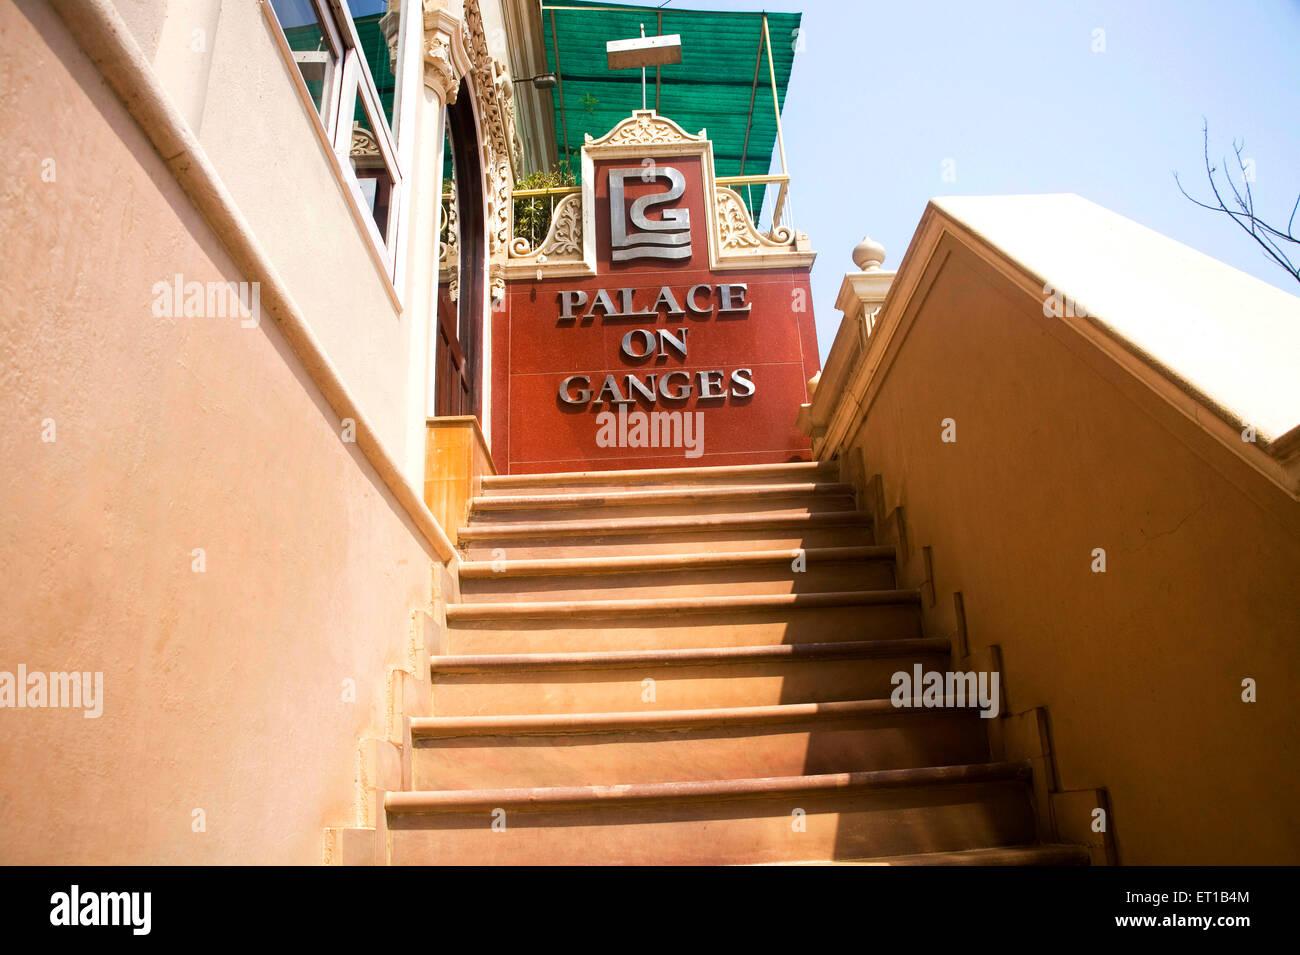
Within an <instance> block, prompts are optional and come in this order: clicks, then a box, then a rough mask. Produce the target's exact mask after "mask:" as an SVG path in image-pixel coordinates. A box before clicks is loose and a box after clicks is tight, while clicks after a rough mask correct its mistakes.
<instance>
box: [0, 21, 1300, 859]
mask: <svg viewBox="0 0 1300 955" xmlns="http://www.w3.org/2000/svg"><path fill="white" fill-rule="evenodd" d="M798 24H799V20H798V16H797V15H785V14H770V15H766V14H762V13H756V12H750V13H743V14H742V13H738V14H728V15H723V14H692V13H686V12H682V11H665V10H662V9H656V8H649V7H646V8H640V7H620V6H615V5H606V4H598V3H583V2H577V0H574V2H570V3H566V4H563V5H559V4H543V3H541V2H538V0H422V2H416V0H404V2H399V0H381V2H364V0H352V2H343V0H239V2H232V0H130V2H128V0H16V2H14V3H11V4H5V5H3V6H2V7H0V37H2V38H3V44H4V48H3V51H0V55H2V57H3V67H4V70H3V77H4V85H3V87H0V98H3V104H2V105H3V107H4V109H3V111H0V129H3V139H4V141H5V142H6V143H7V144H9V145H10V148H9V149H7V150H6V155H5V163H6V176H5V182H6V187H5V191H4V193H3V197H2V201H0V217H2V221H3V225H4V228H5V233H6V234H7V235H9V236H10V237H11V248H10V254H9V255H8V256H6V260H5V263H4V265H3V267H2V268H3V280H2V282H0V290H2V291H3V295H4V315H3V317H4V323H5V330H6V337H5V344H4V352H3V359H2V361H0V369H2V372H0V390H2V391H3V393H4V395H5V399H6V405H7V406H8V407H9V408H10V410H11V427H10V428H9V429H7V430H6V431H5V432H4V434H3V437H0V448H2V449H3V456H4V460H5V462H6V465H7V467H6V474H5V482H4V488H3V499H4V526H3V533H4V539H3V542H2V546H0V573H3V577H4V579H5V581H6V583H7V588H8V596H7V598H6V608H5V614H4V619H3V631H2V633H0V651H2V652H3V659H2V660H0V722H3V723H4V731H5V739H6V742H5V745H4V748H3V754H2V755H0V779H2V780H3V782H0V812H2V814H3V820H4V822H5V825H4V826H3V828H2V829H0V861H3V862H6V863H45V862H57V863H76V864H86V863H121V862H126V863H161V864H187V863H198V864H224V863H240V862H251V863H277V864H315V863H320V862H322V861H326V862H333V863H354V862H364V863H376V862H378V863H387V862H426V863H427V862H439V861H498V862H511V861H534V862H537V861H542V862H544V861H577V862H582V861H586V862H593V861H594V862H610V861H628V860H631V861H649V862H675V861H697V862H698V861H705V862H707V861H737V862H739V861H810V860H814V859H816V860H827V859H835V858H861V857H873V858H881V857H885V858H890V859H894V860H895V861H897V859H899V858H903V857H906V858H908V859H911V860H912V861H915V860H916V857H918V856H919V857H925V858H930V857H935V858H933V859H931V861H949V862H951V861H962V860H965V861H970V860H972V859H973V860H976V861H993V862H1013V863H1014V862H1068V863H1078V862H1088V861H1091V862H1093V863H1105V862H1115V861H1120V862H1132V863H1139V864H1147V863H1198V862H1215V863H1249V862H1292V863H1293V862H1295V861H1296V859H1297V858H1300V828H1297V824H1296V823H1295V821H1294V817H1293V814H1292V813H1291V811H1290V806H1289V802H1288V800H1289V794H1290V792H1291V791H1292V790H1293V789H1294V786H1295V783H1296V782H1297V780H1296V778H1295V776H1296V772H1295V769H1294V760H1293V758H1292V757H1293V755H1294V750H1295V748H1296V746H1297V744H1298V742H1300V741H1298V740H1297V736H1296V728H1295V727H1296V725H1297V724H1296V721H1295V719H1294V715H1295V707H1294V703H1293V702H1292V700H1291V698H1290V694H1289V692H1288V691H1287V689H1286V687H1287V681H1288V680H1289V679H1290V677H1291V676H1293V675H1294V673H1295V671H1296V668H1297V663H1298V657H1297V651H1296V648H1295V644H1294V639H1293V637H1294V632H1295V623H1296V621H1297V620H1300V603H1298V602H1297V600H1298V598H1297V591H1296V588H1295V587H1294V575H1295V570H1296V568H1297V567H1300V511H1297V501H1298V499H1300V479H1298V477H1297V474H1298V473H1300V472H1298V471H1297V468H1298V467H1300V438H1298V437H1297V436H1298V435H1300V395H1298V394H1297V392H1296V386H1295V379H1294V375H1293V374H1292V370H1293V368H1294V360H1295V359H1296V358H1297V357H1300V338H1298V337H1297V335H1298V333H1297V331H1296V329H1300V321H1297V314H1296V313H1297V307H1296V300H1295V299H1294V298H1293V297H1291V296H1286V295H1285V294H1284V293H1280V292H1277V291H1276V290H1270V289H1266V288H1265V287H1263V286H1262V285H1261V284H1260V283H1257V282H1255V281H1254V280H1252V279H1247V278H1246V277H1244V276H1242V275H1240V273H1236V272H1233V271H1232V270H1230V269H1226V267H1223V266H1221V265H1220V264H1218V263H1214V262H1212V260H1208V259H1205V258H1204V257H1199V258H1198V257H1197V256H1196V254H1195V253H1191V252H1190V250H1187V249H1185V248H1183V247H1181V246H1178V245H1177V243H1173V242H1172V241H1170V240H1167V239H1164V238H1163V237H1160V236H1154V235H1153V234H1150V233H1147V232H1146V231H1145V230H1142V229H1141V228H1140V227H1139V226H1136V225H1135V224H1133V223H1130V222H1128V221H1127V220H1123V219H1121V218H1120V217H1118V216H1114V215H1113V214H1111V213H1107V212H1106V211H1105V210H1100V209H1098V208H1097V207H1095V206H1091V205H1090V204H1088V203H1085V202H1083V201H1082V200H1079V199H1077V197H993V198H988V199H981V200H960V199H954V200H936V202H935V203H932V204H931V206H930V207H929V208H928V209H927V210H926V212H925V215H924V218H923V219H922V223H921V226H920V228H919V229H918V231H917V234H916V237H915V238H914V240H913V242H912V244H911V246H910V247H909V249H908V250H907V252H906V254H905V255H904V256H903V259H902V265H901V266H900V267H899V269H898V271H897V272H893V271H885V270H884V269H883V267H882V266H883V263H884V260H885V254H884V250H883V249H880V248H878V247H877V246H875V245H874V244H873V243H870V242H869V241H864V243H863V244H862V245H861V246H859V247H858V248H857V249H855V250H854V253H853V263H854V268H853V269H852V270H851V271H849V272H848V274H847V275H846V278H845V283H844V286H843V289H842V290H841V294H840V297H839V300H838V301H837V302H836V303H835V306H836V308H837V309H839V310H840V311H841V312H842V313H843V315H844V318H843V321H842V323H841V325H840V329H839V333H838V334H837V336H836V339H835V342H834V343H833V345H832V347H831V348H830V350H829V353H828V355H827V360H826V367H825V369H824V370H823V369H822V367H821V362H820V360H819V354H818V348H817V341H816V331H815V326H814V323H813V303H812V301H811V288H810V285H809V273H810V270H811V268H812V266H813V263H814V260H815V253H814V252H813V251H812V246H811V243H810V240H809V238H808V236H806V235H805V234H803V233H802V232H800V231H799V230H798V229H797V227H796V223H795V222H794V221H793V218H792V214H791V211H790V210H791V203H790V198H791V190H792V180H791V175H790V171H789V170H788V169H786V167H785V161H784V148H783V143H782V138H781V137H782V132H781V125H780V123H781V120H780V110H781V106H782V103H783V99H784V91H785V86H786V83H787V82H788V79H789V75H790V69H791V62H792V60H793V58H794V47H793V45H792V44H788V43H783V42H779V41H778V42H773V37H774V36H775V37H785V36H787V35H790V34H791V31H795V30H797V28H798ZM641 30H643V31H644V34H643V35H648V36H649V37H650V38H663V37H669V36H677V37H678V38H679V41H680V48H681V49H680V62H672V61H671V59H665V60H663V61H662V62H659V61H653V60H645V59H643V60H640V61H638V60H636V59H635V58H634V59H633V60H632V61H631V64H632V65H631V66H630V67H628V66H624V65H620V64H619V63H618V62H616V61H615V59H614V58H613V56H612V54H611V55H608V56H607V53H606V46H605V44H606V43H607V42H608V41H611V40H626V39H629V38H631V39H633V40H639V39H640V37H638V32H639V31H641ZM633 45H634V46H635V45H636V44H635V43H634V44H633ZM651 46H653V44H651ZM643 52H644V51H643ZM656 55H658V54H656ZM645 64H648V65H645ZM683 76H689V77H690V78H692V80H693V82H692V83H682V82H677V80H679V79H680V78H681V77H683ZM566 85H567V89H566ZM764 104H766V105H764ZM774 155H775V156H776V157H778V158H777V159H775V160H773V161H771V162H769V159H771V157H773V156H774ZM778 163H779V165H778ZM1135 262H1140V263H1142V265H1141V267H1140V268H1136V267H1135V266H1134V265H1133V263H1135ZM848 264H849V263H848V259H847V258H845V262H844V265H845V266H847V265H848ZM1170 302H1173V303H1175V306H1176V311H1177V314H1178V316H1179V319H1178V321H1177V322H1172V321H1170V320H1168V315H1169V309H1170V307H1171V306H1170V305H1169V303H1170ZM1084 303H1086V306H1085V304H1084ZM827 304H829V303H827ZM1152 316H1155V318H1153V317H1152ZM1161 316H1163V317H1161ZM1228 316H1231V318H1232V320H1231V321H1229V320H1228ZM1188 329H1190V330H1192V331H1193V332H1194V334H1188ZM1063 502H1064V503H1063ZM1062 508H1064V510H1062ZM1063 515H1064V516H1063ZM808 561H811V565H812V567H813V572H811V573H808V574H806V575H805V570H806V569H807V567H808V564H807V562H808ZM579 638H581V639H579ZM583 641H585V642H583ZM493 655H495V659H488V658H489V657H492V656H493ZM921 661H925V662H926V663H927V665H931V664H932V665H933V667H935V668H938V669H942V670H948V671H954V670H956V671H962V672H966V671H969V672H971V673H974V672H976V671H979V672H980V673H983V674H985V675H989V674H995V673H996V674H999V675H1000V676H1001V677H1002V684H1001V685H1002V688H1003V689H1002V691H1001V695H999V693H998V691H996V690H995V691H994V694H993V696H994V698H995V699H994V700H991V701H986V702H988V703H990V706H989V707H986V711H988V710H989V709H992V710H994V711H996V712H995V713H993V714H992V715H994V716H995V717H996V718H992V719H988V720H985V719H984V718H983V717H982V716H980V715H979V714H975V713H966V714H962V715H960V718H958V717H954V719H956V720H957V722H956V723H954V725H953V727H952V728H951V730H952V731H951V732H948V729H946V728H944V727H946V726H947V724H940V723H936V722H927V723H925V724H924V728H923V729H919V730H918V729H916V725H917V724H914V723H913V722H912V721H911V720H909V719H904V718H903V717H900V716H899V715H898V714H896V713H894V712H893V710H892V709H890V708H889V707H888V706H887V702H886V701H887V700H888V698H889V697H890V682H889V677H890V675H891V674H894V673H895V671H898V670H899V668H900V667H906V668H907V670H908V672H910V667H911V665H912V663H913V662H916V663H917V665H918V666H919V665H920V662H921ZM701 668H703V669H701ZM556 674H559V675H556ZM575 674H576V675H575ZM701 674H706V676H704V677H701ZM645 681H649V683H648V684H647V683H646V682H645ZM656 688H657V689H656ZM74 691H75V692H74ZM656 693H659V694H661V695H659V696H656ZM647 694H648V695H647ZM993 704H996V705H993ZM638 710H646V711H653V712H650V714H649V715H647V714H646V713H645V712H638ZM760 710H761V712H759V711H760ZM967 717H969V719H968V718H967ZM945 718H946V717H945ZM475 720H478V721H479V722H474V721H475ZM492 720H505V721H506V722H507V723H509V725H510V728H511V729H510V732H512V733H516V734H517V735H516V736H507V735H503V734H504V733H505V731H504V730H501V729H500V725H499V724H498V723H492V722H491V721H492ZM530 720H531V722H530ZM656 720H657V721H658V722H656ZM971 720H973V722H971ZM484 721H486V722H484ZM511 721H514V722H511ZM548 721H549V722H548ZM963 721H964V722H963ZM756 725H761V726H765V727H768V729H767V730H763V731H761V732H760V731H759V730H756V729H754V727H755V726H756ZM539 726H541V727H543V729H538V727H539ZM1135 726H1136V727H1142V728H1144V730H1143V732H1142V733H1136V732H1134V727H1135ZM575 727H576V729H575ZM638 727H639V728H638ZM647 727H648V728H647ZM935 727H940V729H942V732H940V731H939V730H937V729H935ZM543 730H545V732H544V731H543ZM548 732H549V733H550V734H551V735H549V736H548V735H547V733H548ZM572 733H578V734H580V735H582V734H585V736H584V738H586V737H592V738H595V737H599V738H600V739H601V740H604V741H606V742H608V741H609V740H610V739H612V738H614V737H616V736H617V734H619V733H626V734H632V735H631V736H630V737H628V738H626V739H625V738H624V737H617V738H618V740H620V741H621V742H620V743H619V745H620V746H622V745H623V744H624V743H626V747H625V748H624V749H618V748H617V747H614V748H608V749H605V750H601V749H600V747H598V746H594V744H592V746H593V747H594V751H592V752H589V751H587V750H584V749H583V748H582V747H581V746H578V745H573V746H570V745H568V744H569V743H572V739H569V738H567V737H566V739H565V740H564V741H563V742H564V745H561V743H559V742H556V739H555V738H554V737H559V736H564V735H565V734H572ZM637 734H640V735H637ZM655 734H658V735H657V736H656V735H655ZM661 737H662V738H661ZM521 739H522V740H524V741H525V742H520V740H521ZM449 740H451V741H452V742H448V741H449ZM484 740H487V742H484ZM493 740H495V741H496V742H495V743H492V742H491V741H493ZM666 740H667V741H670V742H672V745H671V746H668V745H667V744H666V742H665V741H666ZM846 741H847V742H846ZM587 743H589V744H591V743H592V740H591V739H587ZM494 746H499V747H503V749H494V748H493V747H494ZM548 747H549V748H548ZM503 752H505V753H506V755H502V753H503ZM610 753H613V755H608V754H610ZM527 754H532V756H531V757H529V756H528V755H527ZM620 754H621V755H620ZM640 754H649V755H646V756H644V758H643V756H642V755H640ZM692 754H694V755H692ZM607 755H608V758H606V757H607ZM530 759H531V761H530ZM566 760H567V761H566ZM566 773H571V774H572V775H566ZM656 773H659V775H655V774H656ZM900 774H901V775H900ZM448 781H450V782H448ZM453 783H455V785H453ZM579 784H580V785H579ZM625 784H626V785H627V786H630V787H632V788H631V789H630V790H628V791H626V792H623V795H622V796H621V797H620V798H621V799H622V801H617V800H615V801H613V802H610V801H606V802H605V803H603V804H602V805H603V808H602V809H600V811H599V812H596V811H595V810H594V809H593V806H595V805H596V804H597V803H600V799H597V796H598V795H600V796H601V798H602V799H603V798H604V796H603V795H601V794H602V793H604V791H605V789H607V788H608V787H617V786H623V785H625ZM638 786H639V787H642V788H641V789H637V788H636V787H638ZM575 787H576V788H575ZM584 787H585V788H584ZM656 787H658V788H656ZM524 789H527V791H529V792H533V793H535V795H534V796H532V797H529V798H527V799H525V798H523V797H521V796H519V793H520V792H521V791H523V790H524ZM596 790H600V791H601V793H597V792H596ZM510 793H513V794H514V795H513V796H512V795H510ZM510 799H515V800H516V801H517V802H514V803H512V802H509V800H510ZM501 800H506V802H501ZM787 803H788V805H787ZM501 806H505V807H506V808H504V809H501V811H502V812H503V813H504V814H505V818H507V819H511V820H512V819H514V818H515V817H514V815H513V814H514V813H515V812H516V811H518V812H525V813H527V812H532V813H540V815H535V816H531V817H529V818H530V819H532V820H533V824H530V825H522V826H514V824H513V823H512V822H502V821H501V820H498V819H497V818H496V817H495V815H494V813H495V812H496V811H497V809H498V808H500V807H501ZM644 806H658V807H661V809H660V810H653V811H652V810H648V809H645V808H644ZM790 806H794V807H795V809H794V810H791V808H790ZM805 806H806V807H807V810H806V813H805ZM663 807H668V808H666V809H665V808H663ZM728 807H729V808H728ZM736 807H740V808H736ZM661 810H662V811H663V812H666V813H669V815H668V816H667V817H656V816H654V815H653V812H657V811H661ZM792 812H793V813H794V815H793V822H792V821H791V818H792ZM548 813H551V814H553V815H547V814H548ZM584 813H590V815H584ZM600 813H605V815H600ZM566 814H568V815H566ZM647 814H648V815H647ZM801 814H804V815H801ZM805 816H806V819H805ZM915 819H921V820H923V822H922V823H918V824H913V823H912V822H911V821H909V820H915ZM539 820H540V821H539ZM575 820H577V821H575ZM664 822H668V823H670V824H671V825H670V826H668V827H667V828H665V829H662V830H656V831H666V832H671V833H673V834H674V835H673V837H672V838H667V839H664V840H647V839H645V838H643V834H644V831H645V830H644V829H643V828H639V827H645V826H655V825H659V824H661V823H664ZM498 823H501V825H500V827H499V828H498ZM804 823H806V825H804V828H800V825H801V824H804ZM507 833H508V834H507ZM566 833H567V839H566ZM575 833H576V834H577V835H574V834H575ZM719 833H720V835H718V834H719ZM498 834H500V835H501V838H498ZM803 835H807V836H808V838H807V839H805V840H802V841H800V838H799V837H800V836H803ZM484 840H486V841H484ZM493 840H496V841H493ZM652 850H653V851H652ZM655 852H659V853H660V854H659V855H655V854H654V853H655ZM710 853H712V854H710ZM936 854H937V855H936ZM954 854H955V855H954ZM922 861H925V860H924V859H923V860H922Z"/></svg>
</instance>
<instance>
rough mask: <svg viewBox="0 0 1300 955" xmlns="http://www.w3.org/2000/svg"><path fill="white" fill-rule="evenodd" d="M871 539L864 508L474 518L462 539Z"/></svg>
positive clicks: (517, 542) (565, 545)
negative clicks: (565, 518)
mask: <svg viewBox="0 0 1300 955" xmlns="http://www.w3.org/2000/svg"><path fill="white" fill-rule="evenodd" d="M871 543H873V540H872V537H871V520H870V518H869V517H868V516H867V515H866V514H864V513H862V512H861V511H853V510H847V511H827V512H820V511H819V512H817V513H809V512H808V511H807V510H792V511H782V512H773V513H767V514H720V515H686V516H681V517H641V518H620V519H618V520H592V519H584V520H568V521H553V520H541V521H503V522H492V523H471V524H470V525H469V526H467V527H463V528H461V530H460V536H459V544H460V547H461V548H462V550H463V552H464V554H465V556H466V557H467V558H468V559H470V560H487V561H491V560H497V559H504V560H532V559H536V558H548V557H598V556H626V555H628V554H698V553H714V552H717V551H737V550H782V549H793V548H796V547H802V548H813V547H851V546H857V545H862V544H871Z"/></svg>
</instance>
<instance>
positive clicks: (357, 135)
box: [348, 91, 393, 244]
mask: <svg viewBox="0 0 1300 955" xmlns="http://www.w3.org/2000/svg"><path fill="white" fill-rule="evenodd" d="M348 158H349V159H350V160H351V161H352V171H353V173H355V174H356V177H357V183H358V185H360V186H361V194H362V195H363V196H364V197H365V199H366V207H367V208H368V209H369V210H370V215H371V216H372V217H373V218H374V220H375V226H376V228H378V229H379V234H380V235H381V236H383V238H384V243H385V244H387V243H388V211H389V207H390V205H391V203H392V198H393V177H392V174H391V173H390V172H389V171H388V166H387V165H386V164H385V163H384V155H383V153H381V152H380V151H379V143H378V140H376V138H375V124H374V121H373V120H372V118H371V116H370V112H369V111H368V110H367V109H366V103H365V100H364V99H362V97H361V93H360V92H359V91H358V93H357V96H356V100H355V103H354V105H353V109H352V143H351V147H350V149H349V151H348Z"/></svg>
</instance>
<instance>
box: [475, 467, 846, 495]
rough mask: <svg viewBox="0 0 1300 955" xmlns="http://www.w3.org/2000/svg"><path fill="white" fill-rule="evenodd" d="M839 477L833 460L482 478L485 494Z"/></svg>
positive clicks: (773, 481)
mask: <svg viewBox="0 0 1300 955" xmlns="http://www.w3.org/2000/svg"><path fill="white" fill-rule="evenodd" d="M838 478H839V466H838V464H837V463H836V462H834V461H827V462H807V461H796V462H792V463H789V464H751V465H733V466H728V467H703V468H656V469H653V470H633V471H576V472H573V471H571V472H563V473H556V474H500V475H492V476H488V477H484V478H483V494H484V495H485V496H493V495H496V494H531V493H535V492H538V491H541V492H548V491H591V490H606V491H623V490H627V491H630V490H637V489H647V488H656V487H665V488H678V487H727V486H731V485H737V484H746V485H754V484H768V483H771V484H786V483H790V482H794V481H834V480H837V479H838Z"/></svg>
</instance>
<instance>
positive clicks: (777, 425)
mask: <svg viewBox="0 0 1300 955" xmlns="http://www.w3.org/2000/svg"><path fill="white" fill-rule="evenodd" d="M708 161H709V157H708V156H707V155H703V156H683V155H668V156H662V157H656V156H653V155H649V156H645V157H642V158H641V159H639V160H638V159H636V158H633V159H628V158H608V159H606V158H599V157H597V158H594V159H593V160H592V161H591V162H590V165H589V167H587V168H586V169H585V170H584V176H585V177H589V178H590V180H591V181H590V183H589V185H588V196H590V197H591V199H590V200H588V201H592V205H593V208H592V210H591V213H589V214H588V217H587V220H586V221H587V223H588V225H591V224H594V238H595V265H596V274H595V275H594V276H589V277H584V276H579V277H573V276H569V277H558V278H549V277H545V276H544V277H543V278H542V279H540V280H538V279H536V278H535V277H534V278H532V279H530V280H515V281H510V282H508V283H507V292H506V297H505V301H504V303H503V306H504V307H500V308H498V309H497V311H495V312H494V313H493V324H492V352H493V355H492V388H493V398H492V421H491V428H492V452H493V458H494V459H495V462H496V465H497V468H498V470H500V471H501V472H503V473H525V472H548V471H572V470H608V469H616V468H642V467H685V466H708V465H721V464H758V463H769V462H781V461H803V460H809V458H810V450H809V445H808V439H807V438H806V437H805V436H804V435H802V434H801V433H800V432H799V431H798V429H797V428H796V427H795V416H796V415H797V413H798V410H799V406H800V404H802V403H803V402H805V401H807V384H806V383H807V381H808V379H809V378H810V377H812V375H813V374H815V373H816V372H817V370H818V368H819V363H818V356H817V340H816V332H815V329H814V324H813V312H812V306H811V290H810V287H809V272H810V268H809V267H807V266H805V267H796V268H779V267H777V268H773V267H755V268H752V269H751V268H741V269H737V268H728V269H713V268H711V267H710V247H709V243H710V230H717V229H718V227H719V226H718V223H717V222H716V221H713V220H716V219H717V218H718V216H717V213H716V211H715V209H714V207H713V204H711V203H708V202H706V188H707V186H706V183H708V184H711V182H712V176H711V170H708V174H707V176H706V170H705V169H704V164H705V163H707V162H708ZM619 170H626V172H623V173H620V172H618V171H619ZM672 170H675V172H672ZM611 171H613V172H614V179H615V185H614V188H615V190H617V189H618V186H619V184H620V182H621V185H622V190H623V192H624V196H623V212H624V219H623V222H622V226H623V227H624V231H625V232H627V233H628V234H629V238H628V239H627V240H626V241H625V242H624V243H623V247H624V248H625V249H630V250H631V251H630V252H628V253H627V254H628V255H630V256H631V258H629V259H627V260H626V261H615V256H614V252H615V249H614V248H613V247H612V230H613V229H614V228H615V227H616V225H617V223H615V222H613V221H612V220H611V202H610V193H611ZM675 190H680V195H679V196H676V197H674V198H671V199H668V200H667V201H663V200H662V197H664V196H671V195H672V194H673V192H674V191H675ZM643 198H644V199H645V200H646V201H645V202H644V203H641V204H640V205H639V206H638V200H641V199H643ZM652 200H653V201H652ZM683 210H684V211H685V212H686V213H687V214H688V221H687V222H686V224H687V225H688V226H689V241H686V240H685V236H684V235H683V232H684V231H686V230H685V229H683V228H682V225H683V216H682V211H683ZM638 223H640V224H641V225H640V226H639V225H638ZM641 226H646V227H647V228H642V227H641ZM715 241H716V232H715ZM715 247H716V246H715ZM638 249H640V250H642V251H641V252H637V251H636V250H638ZM687 249H689V252H687ZM646 250H650V251H649V252H646ZM643 254H649V255H654V256H656V257H653V258H647V257H644V255H643ZM664 255H668V256H682V257H678V258H667V257H662V256H664ZM602 290H603V291H602ZM629 378H631V379H635V381H629ZM655 445H658V446H655Z"/></svg>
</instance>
